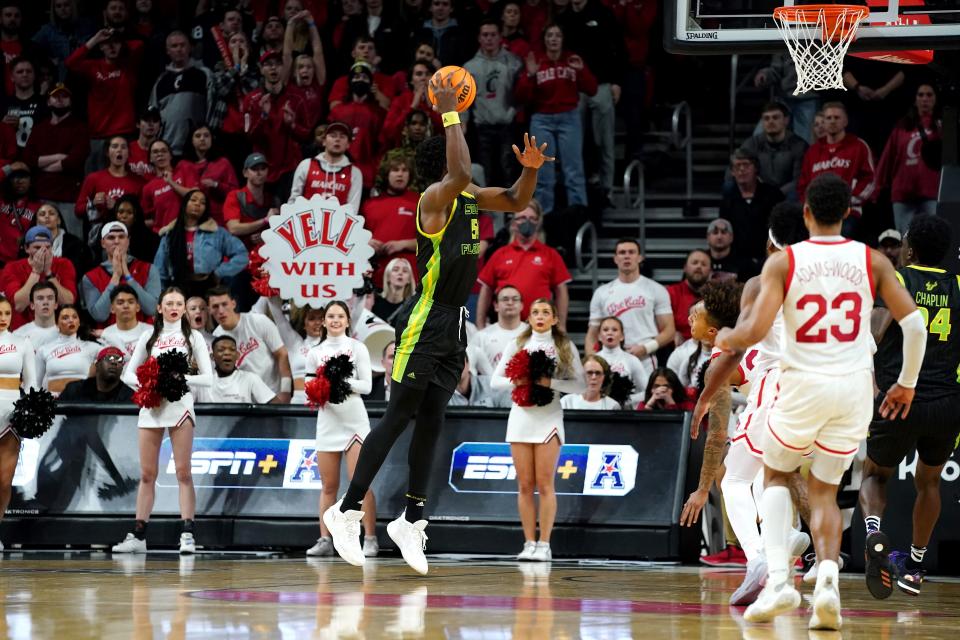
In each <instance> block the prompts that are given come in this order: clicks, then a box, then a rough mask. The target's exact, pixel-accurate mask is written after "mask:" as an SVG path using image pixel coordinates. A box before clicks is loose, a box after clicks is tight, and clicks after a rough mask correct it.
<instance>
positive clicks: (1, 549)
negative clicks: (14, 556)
mask: <svg viewBox="0 0 960 640" xmlns="http://www.w3.org/2000/svg"><path fill="white" fill-rule="evenodd" d="M2 552H3V543H2V542H0V553H2Z"/></svg>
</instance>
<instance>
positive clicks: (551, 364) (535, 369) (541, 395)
mask: <svg viewBox="0 0 960 640" xmlns="http://www.w3.org/2000/svg"><path fill="white" fill-rule="evenodd" d="M556 371H557V361H556V360H554V359H553V358H551V357H550V356H548V355H547V354H546V352H545V351H542V350H540V349H537V350H535V351H531V352H530V382H531V383H532V384H531V385H530V402H532V403H533V404H534V405H535V406H537V407H545V406H547V405H548V404H550V403H551V402H553V396H554V393H553V389H551V388H550V387H543V386H540V385H539V384H537V380H539V379H540V378H552V377H553V374H554V373H556Z"/></svg>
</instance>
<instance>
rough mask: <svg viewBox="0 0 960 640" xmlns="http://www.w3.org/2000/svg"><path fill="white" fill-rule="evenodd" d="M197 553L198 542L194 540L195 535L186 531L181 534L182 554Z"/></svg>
mask: <svg viewBox="0 0 960 640" xmlns="http://www.w3.org/2000/svg"><path fill="white" fill-rule="evenodd" d="M196 552H197V542H196V541H195V540H194V539H193V534H192V533H188V532H186V531H184V532H183V533H181V534H180V554H181V555H190V554H192V553H196Z"/></svg>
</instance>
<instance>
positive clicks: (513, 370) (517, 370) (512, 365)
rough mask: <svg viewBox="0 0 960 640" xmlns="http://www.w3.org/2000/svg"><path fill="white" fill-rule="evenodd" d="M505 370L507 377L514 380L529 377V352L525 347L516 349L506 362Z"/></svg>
mask: <svg viewBox="0 0 960 640" xmlns="http://www.w3.org/2000/svg"><path fill="white" fill-rule="evenodd" d="M505 372H506V374H507V377H508V378H510V379H511V380H513V381H514V382H516V381H517V380H523V379H524V378H529V377H530V352H528V351H527V350H526V349H520V351H517V352H516V353H515V354H514V355H513V357H512V358H510V362H508V363H507V368H506V371H505ZM517 404H519V403H517Z"/></svg>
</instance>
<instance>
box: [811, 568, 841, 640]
mask: <svg viewBox="0 0 960 640" xmlns="http://www.w3.org/2000/svg"><path fill="white" fill-rule="evenodd" d="M841 626H843V616H841V615H840V593H839V592H838V591H837V584H836V582H835V581H834V580H832V579H830V578H825V579H824V581H823V584H822V585H820V586H819V587H817V590H816V591H814V592H813V615H812V616H810V624H809V625H808V628H810V629H825V630H829V631H839V630H840V627H841Z"/></svg>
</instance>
